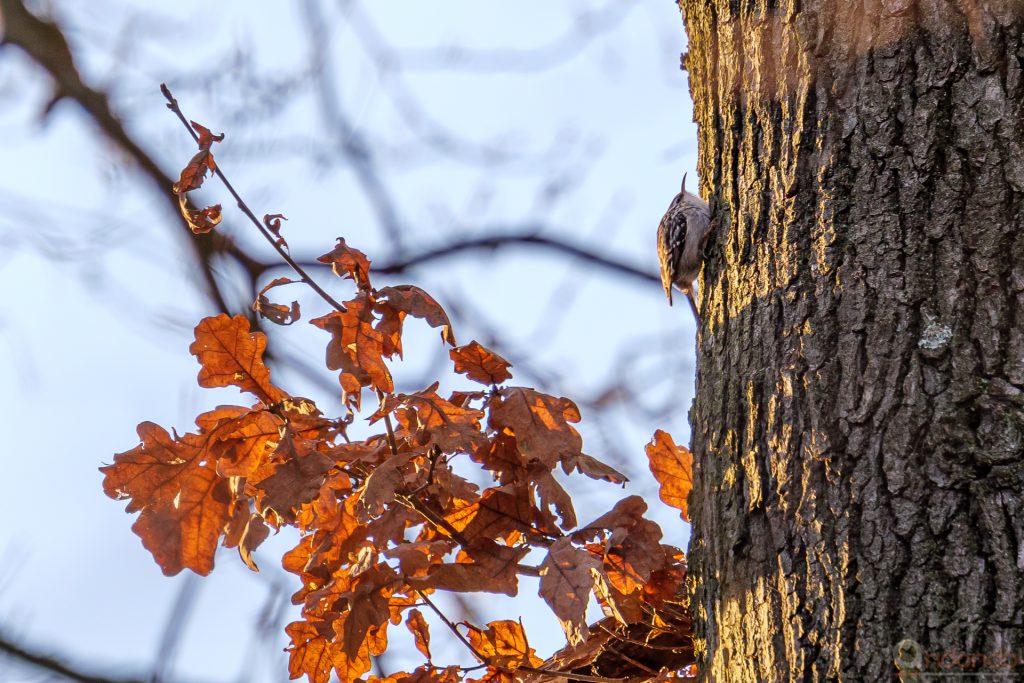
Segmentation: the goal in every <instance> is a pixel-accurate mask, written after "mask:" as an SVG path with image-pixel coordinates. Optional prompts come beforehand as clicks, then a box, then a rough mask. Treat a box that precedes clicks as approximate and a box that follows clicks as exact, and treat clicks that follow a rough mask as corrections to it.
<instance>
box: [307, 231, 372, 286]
mask: <svg viewBox="0 0 1024 683" xmlns="http://www.w3.org/2000/svg"><path fill="white" fill-rule="evenodd" d="M317 261H319V262H320V263H329V264H331V268H332V269H334V274H335V275H337V276H338V277H347V278H350V279H352V280H353V281H355V283H356V285H358V286H359V288H360V289H369V287H370V259H368V258H366V254H364V253H363V252H361V251H359V250H358V249H355V248H353V247H350V246H348V245H347V244H345V238H344V237H339V238H338V244H337V246H335V247H334V249H332V250H331V251H329V252H327V253H326V254H324V255H323V256H320V257H318V258H317Z"/></svg>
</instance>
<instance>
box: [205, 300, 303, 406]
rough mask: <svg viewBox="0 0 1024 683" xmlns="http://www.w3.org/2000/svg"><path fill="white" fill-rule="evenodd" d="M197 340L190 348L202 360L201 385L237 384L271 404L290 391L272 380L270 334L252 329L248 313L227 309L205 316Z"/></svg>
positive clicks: (224, 385) (221, 385)
mask: <svg viewBox="0 0 1024 683" xmlns="http://www.w3.org/2000/svg"><path fill="white" fill-rule="evenodd" d="M195 335H196V340H195V341H194V342H193V343H192V345H191V346H190V347H189V352H190V353H192V355H193V356H195V357H196V358H197V359H198V360H199V364H200V365H201V366H202V369H200V371H199V385H200V386H204V387H226V386H229V385H233V386H236V387H238V388H239V389H241V390H242V391H247V392H249V393H251V394H253V395H254V396H256V397H257V398H258V399H260V400H261V401H262V402H263V403H265V404H267V405H270V404H273V403H277V402H278V401H280V400H281V399H283V398H285V397H286V396H287V394H285V393H284V392H283V391H281V390H280V389H278V388H277V387H275V386H274V385H273V384H272V383H271V382H270V369H269V368H267V366H266V365H264V363H263V351H264V349H266V347H267V337H266V335H264V334H263V333H262V332H252V331H250V329H249V321H248V320H247V319H246V318H245V316H241V315H236V316H235V317H233V318H232V317H229V316H228V315H227V314H225V313H221V314H220V315H217V316H214V317H212V318H203V319H202V320H200V321H199V324H198V325H196V330H195Z"/></svg>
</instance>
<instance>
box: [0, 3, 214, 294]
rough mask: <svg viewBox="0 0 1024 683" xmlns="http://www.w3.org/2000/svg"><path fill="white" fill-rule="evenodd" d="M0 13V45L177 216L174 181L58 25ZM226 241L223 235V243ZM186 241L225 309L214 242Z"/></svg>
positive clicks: (15, 9)
mask: <svg viewBox="0 0 1024 683" xmlns="http://www.w3.org/2000/svg"><path fill="white" fill-rule="evenodd" d="M0 15H2V16H3V36H0V41H2V42H0V45H6V44H11V45H17V46H18V47H20V48H21V49H22V50H23V51H24V52H25V53H26V54H27V55H28V56H29V57H30V58H31V59H32V60H33V61H35V62H36V63H37V64H39V66H41V67H42V68H43V69H45V70H46V72H47V73H49V74H50V76H51V77H52V78H53V80H54V81H55V83H56V86H57V92H56V94H55V97H54V102H56V101H57V100H59V99H60V98H63V97H67V98H69V99H71V100H74V101H75V102H77V103H78V104H79V106H81V107H82V109H84V110H85V113H86V114H88V115H89V117H90V118H92V120H93V121H95V122H96V124H97V125H98V126H99V127H100V129H102V130H103V132H104V133H105V134H106V136H107V137H108V138H110V139H111V140H112V141H113V142H114V143H116V144H117V145H118V146H119V147H121V149H123V150H124V151H125V152H126V153H127V154H128V155H129V156H130V157H132V158H133V159H134V160H135V162H136V163H137V164H138V165H139V167H140V168H141V169H142V171H143V173H145V174H146V176H148V177H149V178H150V180H152V181H153V183H154V184H156V186H157V188H158V190H159V192H160V195H161V196H163V197H165V198H166V200H167V202H168V205H169V206H170V208H171V210H172V211H173V212H174V213H175V214H178V202H177V199H176V198H175V197H174V196H173V195H172V194H171V192H170V189H171V186H172V185H173V184H174V181H173V180H172V179H171V178H170V177H169V176H168V175H167V174H166V173H164V172H163V170H162V169H161V168H160V166H158V165H157V163H156V161H154V160H153V158H152V157H151V156H150V155H149V153H148V152H146V151H145V150H144V149H142V147H140V146H139V145H138V144H137V143H136V142H135V140H133V139H132V138H131V136H129V135H128V133H127V131H125V129H124V126H122V125H121V122H120V121H119V120H118V118H117V116H115V114H114V112H113V110H111V108H110V103H109V101H108V100H107V96H106V95H105V94H104V93H102V92H99V91H97V90H93V89H92V88H90V87H89V86H88V85H86V84H85V82H84V81H82V77H81V75H80V74H79V72H78V68H77V67H76V66H75V60H74V57H73V56H72V53H71V48H70V47H69V46H68V43H67V40H66V39H65V38H64V34H63V33H62V32H61V30H60V28H59V27H58V26H57V25H56V24H54V23H53V22H50V21H44V20H42V19H39V18H38V17H36V16H35V15H34V14H32V13H31V12H29V11H28V9H27V8H26V7H25V5H24V3H23V2H22V1H21V0H0ZM51 106H52V103H51ZM179 224H180V225H181V227H182V229H183V230H184V231H185V233H187V234H188V236H189V238H191V237H192V232H191V230H189V229H188V226H187V225H186V224H185V223H184V222H180V223H179ZM224 239H225V238H224V237H223V236H221V241H222V242H223V241H224ZM188 243H189V245H190V247H191V248H192V250H193V252H194V254H195V256H196V260H197V261H198V262H199V264H200V265H201V267H202V272H203V279H204V280H205V281H206V293H207V295H208V296H209V297H210V298H211V299H212V300H213V303H214V304H215V305H216V306H217V307H218V308H219V309H220V310H222V311H227V310H228V305H227V303H226V301H225V300H224V297H223V294H222V293H221V291H220V286H219V285H218V284H217V281H216V278H215V277H214V275H213V269H212V266H211V263H210V261H211V259H212V257H213V256H214V254H215V253H216V249H215V248H214V247H213V240H212V239H205V240H198V239H189V240H188Z"/></svg>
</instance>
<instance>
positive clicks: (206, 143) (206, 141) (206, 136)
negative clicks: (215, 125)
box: [189, 121, 224, 149]
mask: <svg viewBox="0 0 1024 683" xmlns="http://www.w3.org/2000/svg"><path fill="white" fill-rule="evenodd" d="M189 123H191V124H192V128H193V129H195V131H196V132H197V133H198V134H199V141H198V142H199V148H200V149H210V147H211V146H212V145H213V143H215V142H222V141H223V140H224V133H220V134H219V135H214V134H213V133H212V132H210V129H209V128H207V127H206V126H204V125H202V124H200V123H196V122H195V121H189Z"/></svg>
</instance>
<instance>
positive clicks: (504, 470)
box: [470, 431, 527, 485]
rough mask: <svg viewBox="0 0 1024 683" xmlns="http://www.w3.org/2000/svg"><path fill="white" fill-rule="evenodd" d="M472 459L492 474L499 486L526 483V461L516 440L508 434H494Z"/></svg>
mask: <svg viewBox="0 0 1024 683" xmlns="http://www.w3.org/2000/svg"><path fill="white" fill-rule="evenodd" d="M470 457H471V458H472V459H473V460H474V461H475V462H478V463H480V465H481V466H482V467H483V468H484V469H485V470H488V471H490V472H491V473H492V475H493V476H494V479H495V480H496V481H497V482H498V483H499V484H502V485H504V484H508V483H511V482H516V481H525V480H526V479H527V476H526V471H527V470H526V461H524V460H523V456H522V454H521V453H520V452H519V446H518V445H517V444H516V438H515V437H514V436H512V434H510V433H508V432H504V431H502V432H498V433H497V434H494V435H493V436H492V437H491V438H490V439H489V440H488V441H487V442H486V443H485V444H483V445H482V446H480V447H479V448H477V449H476V450H475V451H473V453H471V454H470Z"/></svg>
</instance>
